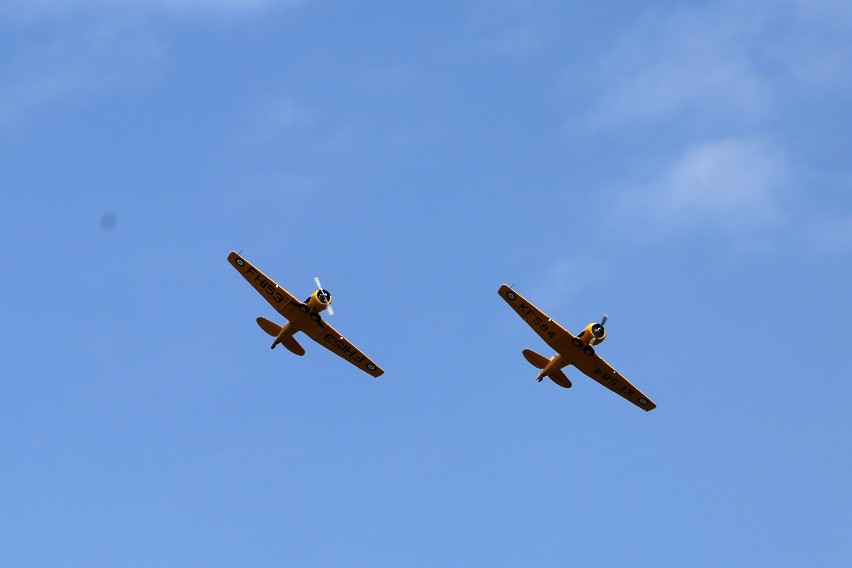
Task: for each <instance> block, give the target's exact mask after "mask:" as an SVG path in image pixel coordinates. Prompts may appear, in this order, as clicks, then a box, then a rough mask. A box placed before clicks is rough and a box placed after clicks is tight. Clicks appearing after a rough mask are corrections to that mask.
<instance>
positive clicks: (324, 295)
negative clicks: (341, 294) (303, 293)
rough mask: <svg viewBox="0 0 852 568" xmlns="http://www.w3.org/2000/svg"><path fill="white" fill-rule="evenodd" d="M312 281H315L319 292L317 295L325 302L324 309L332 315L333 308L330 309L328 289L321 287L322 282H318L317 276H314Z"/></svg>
mask: <svg viewBox="0 0 852 568" xmlns="http://www.w3.org/2000/svg"><path fill="white" fill-rule="evenodd" d="M314 282H315V283H316V285H317V288H318V289H319V291H320V293H319V294H317V297H318V298H319V299H320V300H321V301H322V302H323V303H324V304H325V309H326V310H328V315H330V316H333V315H334V310H333V309H331V298H330V296H331V294H329V293H328V291H327V290H326V289H325V288H323V287H322V284H320V279H319V276H314Z"/></svg>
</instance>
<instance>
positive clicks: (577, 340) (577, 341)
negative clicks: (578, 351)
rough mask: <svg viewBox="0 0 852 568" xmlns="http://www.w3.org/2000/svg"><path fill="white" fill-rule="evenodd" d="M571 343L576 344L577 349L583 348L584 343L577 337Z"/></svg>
mask: <svg viewBox="0 0 852 568" xmlns="http://www.w3.org/2000/svg"><path fill="white" fill-rule="evenodd" d="M571 343H573V344H574V345H576V346H577V347H582V346H583V342H582V341H581V340H580V339H577V338H576V337H575V338H574V339H572V340H571Z"/></svg>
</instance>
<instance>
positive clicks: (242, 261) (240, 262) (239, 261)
mask: <svg viewBox="0 0 852 568" xmlns="http://www.w3.org/2000/svg"><path fill="white" fill-rule="evenodd" d="M234 262H236V263H237V264H238V265H240V266H245V264H246V263H245V261H244V260H243V259H241V258H240V257H237V258H236V260H234Z"/></svg>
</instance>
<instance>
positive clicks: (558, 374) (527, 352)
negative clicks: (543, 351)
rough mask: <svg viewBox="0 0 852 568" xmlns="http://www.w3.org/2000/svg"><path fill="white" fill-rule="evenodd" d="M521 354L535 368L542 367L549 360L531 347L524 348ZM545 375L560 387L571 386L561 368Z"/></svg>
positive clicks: (567, 387)
mask: <svg viewBox="0 0 852 568" xmlns="http://www.w3.org/2000/svg"><path fill="white" fill-rule="evenodd" d="M523 354H524V359H526V360H527V361H529V362H530V364H531V365H532V366H533V367H535V368H536V369H544V368H545V367H546V366H547V364H548V363H549V362H550V359H548V358H547V357H545V356H544V355H539V354H538V353H536V352H535V351H533V350H531V349H524V351H523ZM547 376H548V377H549V378H550V380H551V381H553V382H554V383H556V384H557V385H559V386H560V387H563V388H566V389H570V388H571V381H569V380H568V377H566V376H565V373H563V372H562V371H561V370H556V371H551V372H550V373H549V374H548V375H547Z"/></svg>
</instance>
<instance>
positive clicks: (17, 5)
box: [0, 0, 301, 21]
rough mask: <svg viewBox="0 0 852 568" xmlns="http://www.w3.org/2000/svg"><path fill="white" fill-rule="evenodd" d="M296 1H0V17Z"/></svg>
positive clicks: (290, 0)
mask: <svg viewBox="0 0 852 568" xmlns="http://www.w3.org/2000/svg"><path fill="white" fill-rule="evenodd" d="M299 3H301V2H300V1H299V0H283V1H282V0H23V1H21V2H9V3H4V4H3V5H2V6H0V17H6V18H11V19H15V20H19V21H32V20H38V19H42V18H47V17H57V16H68V15H70V14H83V15H87V16H100V17H104V16H116V15H118V14H124V15H128V16H133V15H142V14H162V15H167V16H172V17H192V16H204V15H211V14H221V13H225V14H235V13H245V12H256V11H259V10H262V9H265V8H269V7H271V6H275V5H285V6H293V5H296V4H299Z"/></svg>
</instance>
